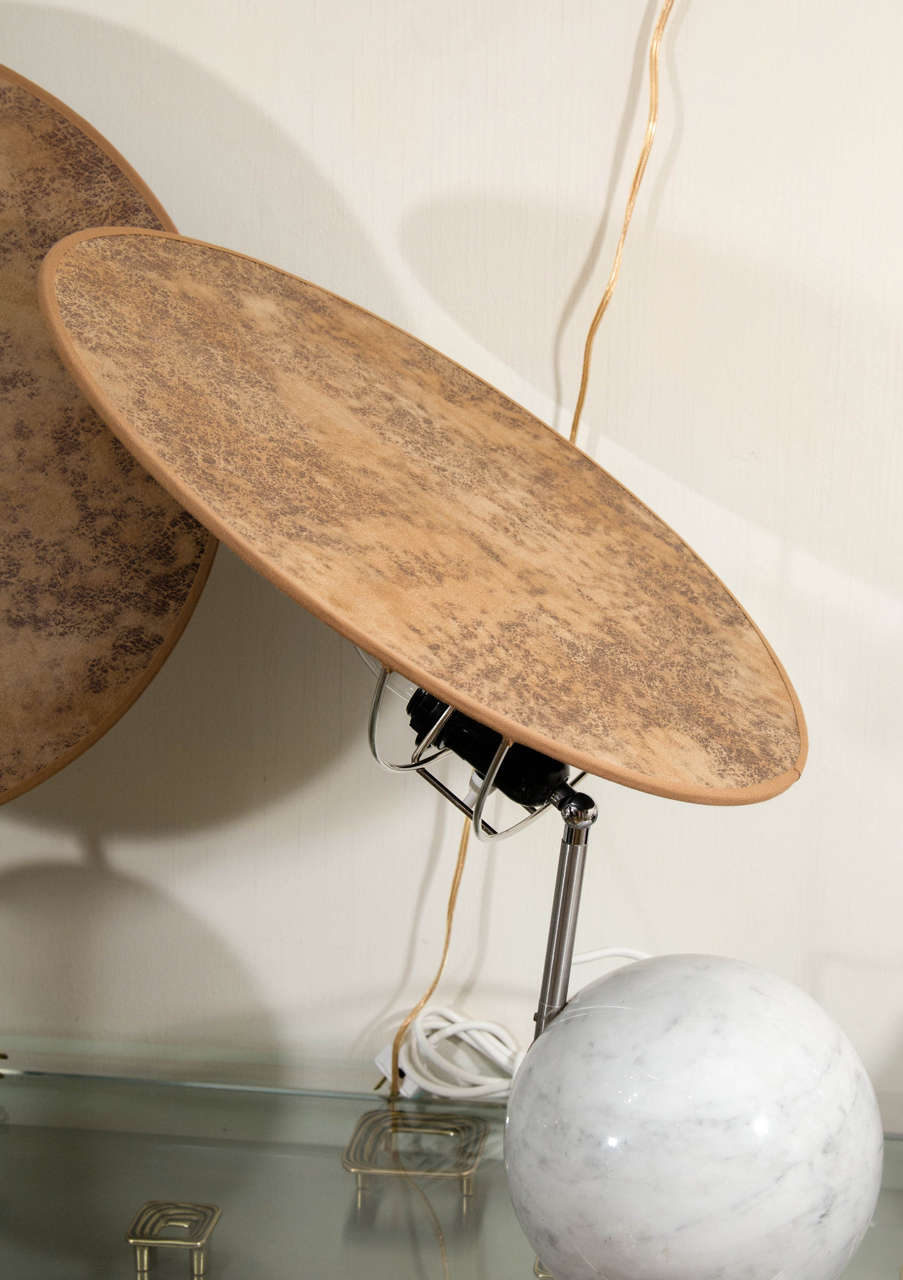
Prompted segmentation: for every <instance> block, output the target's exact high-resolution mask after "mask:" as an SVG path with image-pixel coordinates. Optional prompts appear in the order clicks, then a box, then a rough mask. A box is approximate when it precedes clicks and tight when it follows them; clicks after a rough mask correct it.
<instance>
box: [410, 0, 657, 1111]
mask: <svg viewBox="0 0 903 1280" xmlns="http://www.w3.org/2000/svg"><path fill="white" fill-rule="evenodd" d="M673 7H674V0H665V3H664V5H663V6H662V9H661V12H660V13H659V16H658V21H657V22H656V24H655V29H654V31H653V33H652V40H651V42H650V45H649V115H648V118H647V121H646V133H645V136H644V138H643V147H642V150H641V151H640V158H639V160H638V161H637V166H636V170H635V171H634V175H633V182H632V183H631V186H630V194H629V196H628V197H627V208H626V209H625V211H624V221H623V224H622V226H621V234H620V236H619V237H618V243H617V247H616V248H615V256H614V261H613V262H612V267H611V272H610V274H609V277H608V283H607V284H606V286H605V292H604V293H603V295H602V300H601V302H600V303H599V305H598V307H597V308H596V314H595V315H594V316H593V319H592V322H591V324H590V326H589V331H588V332H587V335H586V345H585V347H584V349H583V370H582V373H581V377H580V390H579V393H578V395H577V405H576V407H575V409H574V417H573V421H572V422H571V431H570V437H569V438H570V442H571V444H576V442H577V432H578V430H579V427H580V417H581V414H582V413H583V404H584V401H585V400H586V390H587V386H588V384H589V374H590V364H591V361H592V354H593V342H594V340H595V337H596V330H597V329H598V328H599V324H600V323H601V320H602V317H603V316H604V315H605V312H606V310H607V308H608V304H609V302H610V301H611V296H612V294H613V293H614V291H615V285H616V284H617V283H618V274H619V272H620V270H621V258H622V256H623V253H624V242H625V240H626V239H627V231H628V228H629V227H630V220H631V218H632V217H633V210H634V207H635V205H636V201H637V196H638V195H639V190H640V184H641V183H642V181H643V175H644V173H645V172H646V164H647V162H648V160H649V153H650V152H651V150H652V142H653V139H654V137H655V126H656V123H657V121H658V60H659V50H660V48H661V43H662V35H663V34H664V30H665V26H666V24H667V21H668V18H669V17H670V16H671V10H672V8H673ZM469 838H470V823H469V821H468V822H465V824H464V829H463V831H462V832H461V839H460V842H459V844H458V860H457V862H456V863H455V871H454V875H453V876H452V883H451V890H450V892H449V895H448V908H447V911H446V916H445V944H444V946H443V948H442V958H441V959H440V961H439V967H438V969H437V970H436V975H435V977H434V978H433V980H432V982H431V983H430V985H429V988H428V989H427V991H426V992H425V993H424V994H423V995H422V996H421V998H420V999H419V1000H418V1001H417V1003H416V1004H415V1005H414V1007H413V1009H412V1010H411V1012H410V1013H409V1014H408V1016H407V1017H406V1018H405V1020H404V1022H402V1024H401V1026H400V1027H399V1028H398V1030H397V1031H396V1033H395V1039H394V1040H393V1041H392V1079H391V1086H390V1096H391V1097H392V1098H397V1097H398V1095H399V1078H398V1055H399V1053H400V1051H401V1045H402V1042H403V1041H404V1038H405V1036H406V1035H407V1033H408V1029H409V1028H410V1026H411V1023H412V1022H413V1021H414V1019H415V1018H416V1017H417V1015H418V1014H419V1013H420V1011H421V1010H422V1009H423V1008H424V1007H425V1006H426V1004H427V1003H428V1002H429V1001H430V1000H431V999H432V996H433V992H434V991H435V990H436V988H437V987H438V985H439V981H440V979H441V977H442V974H443V972H444V971H445V962H446V960H447V959H448V951H449V947H450V945H451V935H452V925H453V923H454V916H455V906H456V904H457V900H458V890H459V888H460V887H461V877H462V876H463V874H464V864H465V862H466V860H467V846H468V841H469Z"/></svg>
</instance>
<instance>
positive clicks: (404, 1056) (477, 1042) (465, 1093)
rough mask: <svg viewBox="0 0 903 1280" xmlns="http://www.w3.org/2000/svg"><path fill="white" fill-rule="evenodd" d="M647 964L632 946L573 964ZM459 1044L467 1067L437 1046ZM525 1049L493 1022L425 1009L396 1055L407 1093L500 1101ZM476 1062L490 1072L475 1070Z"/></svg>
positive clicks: (577, 958)
mask: <svg viewBox="0 0 903 1280" xmlns="http://www.w3.org/2000/svg"><path fill="white" fill-rule="evenodd" d="M612 959H621V960H648V959H649V956H648V954H647V953H646V952H645V951H636V950H635V949H634V948H632V947H602V948H601V949H600V950H598V951H584V952H582V953H581V954H580V955H577V956H574V959H573V961H572V962H571V963H572V965H578V964H590V963H591V962H592V961H594V960H612ZM442 1044H445V1045H446V1046H451V1045H455V1044H457V1045H459V1046H464V1047H465V1048H466V1049H467V1050H468V1057H469V1058H470V1065H468V1066H464V1065H462V1064H461V1063H460V1062H453V1061H452V1060H451V1059H450V1058H449V1057H448V1056H446V1054H443V1053H440V1052H438V1046H439V1045H442ZM525 1052H526V1050H524V1049H520V1048H519V1047H518V1044H517V1041H516V1040H515V1039H514V1037H513V1036H512V1035H511V1033H510V1031H508V1030H506V1028H505V1027H503V1026H500V1025H499V1023H497V1022H485V1021H483V1020H482V1019H477V1018H466V1017H464V1015H463V1014H460V1013H457V1012H456V1011H455V1010H454V1009H444V1008H427V1009H424V1010H423V1012H422V1013H420V1014H418V1016H417V1017H416V1018H415V1019H414V1021H413V1022H412V1023H411V1026H410V1028H409V1029H408V1034H407V1035H406V1036H405V1038H404V1041H403V1042H402V1045H401V1049H400V1051H399V1054H398V1065H399V1068H400V1069H401V1072H402V1073H403V1075H404V1081H405V1086H406V1091H408V1090H410V1088H411V1086H416V1088H418V1089H422V1090H423V1091H424V1092H425V1093H431V1094H433V1095H434V1096H435V1097H437V1098H473V1099H483V1100H485V1101H495V1100H499V1101H503V1100H504V1099H505V1098H507V1097H508V1094H509V1093H510V1092H511V1082H512V1080H513V1079H514V1077H515V1075H516V1073H517V1069H518V1067H519V1066H520V1064H521V1062H522V1061H523V1059H524V1054H525ZM480 1060H482V1062H483V1063H486V1064H488V1067H489V1069H488V1070H487V1069H486V1067H482V1066H480V1065H479V1064H480Z"/></svg>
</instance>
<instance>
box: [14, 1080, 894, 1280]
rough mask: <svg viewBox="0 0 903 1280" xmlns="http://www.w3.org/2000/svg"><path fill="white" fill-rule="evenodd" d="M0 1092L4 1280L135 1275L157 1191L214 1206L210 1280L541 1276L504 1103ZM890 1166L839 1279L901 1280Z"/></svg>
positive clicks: (40, 1084) (159, 1269) (212, 1089)
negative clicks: (508, 1161) (519, 1207)
mask: <svg viewBox="0 0 903 1280" xmlns="http://www.w3.org/2000/svg"><path fill="white" fill-rule="evenodd" d="M0 1088H2V1097H0V1105H2V1113H0V1120H2V1129H0V1132H2V1146H0V1152H2V1155H0V1160H2V1170H3V1179H2V1181H3V1186H4V1189H5V1190H4V1194H3V1197H2V1210H0V1212H2V1217H3V1231H2V1235H0V1275H2V1276H4V1277H6V1276H9V1277H15V1280H63V1277H65V1280H89V1278H90V1280H113V1278H114V1277H123V1278H124V1277H129V1276H134V1275H135V1274H136V1272H135V1258H134V1250H133V1249H132V1248H131V1247H130V1246H129V1245H128V1244H127V1242H126V1234H127V1232H128V1229H129V1226H130V1224H131V1222H132V1220H133V1218H134V1217H135V1215H136V1213H137V1211H138V1210H139V1209H140V1208H141V1207H142V1206H143V1205H144V1204H145V1203H146V1202H147V1201H152V1200H161V1201H189V1202H192V1203H197V1204H202V1205H210V1204H213V1205H217V1206H219V1207H220V1208H221V1210H222V1216H221V1218H220V1220H219V1222H218V1224H217V1225H216V1227H215V1230H214V1233H213V1237H212V1242H211V1246H210V1255H209V1261H208V1273H207V1274H208V1276H209V1280H239V1278H241V1280H251V1278H252V1277H253V1280H287V1277H289V1276H291V1277H297V1276H312V1277H317V1278H318V1280H330V1278H331V1277H343V1278H344V1277H364V1276H366V1277H372V1278H373V1280H382V1278H385V1280H390V1277H391V1280H408V1278H410V1280H433V1278H434V1277H435V1278H436V1280H446V1278H448V1280H529V1278H530V1277H531V1276H532V1275H533V1264H534V1255H533V1251H532V1249H531V1248H530V1246H529V1244H528V1243H527V1241H526V1239H525V1238H524V1236H523V1234H522V1232H521V1230H520V1228H519V1226H518V1224H517V1221H516V1219H515V1217H514V1212H513V1210H512V1208H511V1204H510V1201H509V1199H508V1192H507V1187H506V1183H505V1171H504V1165H503V1163H502V1131H503V1125H504V1109H503V1107H501V1106H500V1105H498V1104H495V1105H484V1106H473V1105H468V1106H467V1107H466V1108H464V1107H461V1106H457V1105H455V1104H449V1103H430V1104H423V1103H405V1104H402V1106H400V1107H399V1108H398V1109H397V1110H396V1111H395V1112H394V1113H393V1112H390V1110H389V1109H388V1107H387V1106H386V1104H385V1103H384V1102H380V1101H379V1098H378V1095H375V1094H374V1095H370V1096H364V1097H362V1096H359V1095H349V1094H325V1093H303V1092H294V1091H273V1090H256V1089H235V1088H221V1087H216V1086H210V1085H169V1084H157V1083H148V1082H141V1081H126V1080H109V1079H99V1078H96V1077H90V1078H89V1077H73V1076H48V1075H22V1076H15V1075H11V1076H7V1077H5V1078H4V1079H3V1080H2V1082H0ZM387 1125H388V1126H391V1127H392V1137H391V1140H387V1135H386V1127H387ZM399 1129H400V1132H399V1131H398V1130H399ZM352 1139H354V1142H353V1143H352ZM349 1144H352V1145H351V1149H350V1150H349ZM343 1157H344V1158H345V1162H344V1164H343ZM884 1173H885V1176H884V1189H883V1191H882V1194H881V1199H880V1201H879V1205H878V1211H877V1215H876V1220H875V1224H874V1226H873V1227H872V1228H871V1230H870V1231H869V1232H868V1235H867V1236H866V1240H865V1242H864V1244H863V1246H862V1248H861V1250H860V1252H859V1254H858V1255H857V1257H856V1258H855V1259H854V1261H853V1263H852V1265H851V1267H850V1268H849V1270H848V1271H847V1272H846V1273H845V1277H846V1280H900V1275H901V1266H903V1142H901V1141H895V1140H893V1139H889V1140H888V1142H887V1145H886V1156H885V1171H884ZM179 1252H180V1251H179V1250H176V1249H171V1250H165V1251H164V1250H163V1249H160V1250H158V1251H157V1252H156V1255H155V1263H154V1269H153V1271H152V1273H151V1274H152V1275H154V1276H155V1277H156V1278H157V1280H167V1278H168V1277H169V1276H180V1277H184V1276H186V1275H190V1267H189V1264H188V1261H187V1260H186V1258H184V1257H180V1256H178V1253H179Z"/></svg>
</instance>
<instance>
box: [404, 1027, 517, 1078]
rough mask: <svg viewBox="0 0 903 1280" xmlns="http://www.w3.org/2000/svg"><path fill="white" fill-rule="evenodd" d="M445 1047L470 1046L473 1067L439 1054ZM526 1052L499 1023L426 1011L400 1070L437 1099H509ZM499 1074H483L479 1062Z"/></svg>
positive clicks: (409, 1040)
mask: <svg viewBox="0 0 903 1280" xmlns="http://www.w3.org/2000/svg"><path fill="white" fill-rule="evenodd" d="M443 1042H445V1043H454V1042H457V1043H458V1044H461V1045H465V1046H466V1047H467V1048H468V1049H469V1050H470V1051H471V1055H470V1056H471V1059H472V1063H473V1065H471V1066H463V1065H462V1064H460V1063H458V1062H452V1061H450V1059H449V1058H448V1057H446V1056H445V1055H444V1054H441V1053H438V1052H437V1049H436V1046H437V1045H440V1044H442V1043H443ZM523 1056H524V1051H523V1050H522V1049H520V1048H518V1045H517V1041H516V1040H515V1039H514V1037H513V1036H512V1035H511V1033H510V1032H509V1031H507V1030H506V1029H505V1027H503V1026H500V1025H499V1024H498V1023H497V1022H485V1021H483V1020H482V1019H477V1018H466V1017H464V1016H463V1015H462V1014H460V1013H456V1012H455V1010H454V1009H440V1008H435V1009H424V1010H423V1012H422V1013H421V1014H419V1015H418V1016H417V1017H416V1018H415V1019H414V1021H413V1022H412V1023H411V1027H410V1030H409V1031H408V1034H407V1036H406V1038H405V1040H404V1042H403V1044H402V1046H401V1050H400V1052H399V1055H398V1065H399V1066H400V1067H401V1070H402V1071H403V1072H404V1075H405V1080H406V1081H408V1080H409V1081H411V1082H412V1083H413V1084H416V1085H417V1086H418V1087H419V1088H421V1089H424V1090H425V1091H426V1092H427V1093H432V1094H435V1095H436V1097H438V1098H485V1099H493V1098H507V1096H508V1093H509V1091H510V1089H511V1081H512V1080H513V1079H514V1075H515V1072H516V1071H517V1068H518V1067H519V1066H520V1064H521V1060H522V1058H523ZM480 1059H482V1060H483V1061H484V1062H486V1063H488V1064H490V1066H491V1067H492V1068H494V1070H490V1071H487V1070H485V1069H480V1068H479V1067H478V1065H477V1063H478V1062H479V1060H480Z"/></svg>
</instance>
